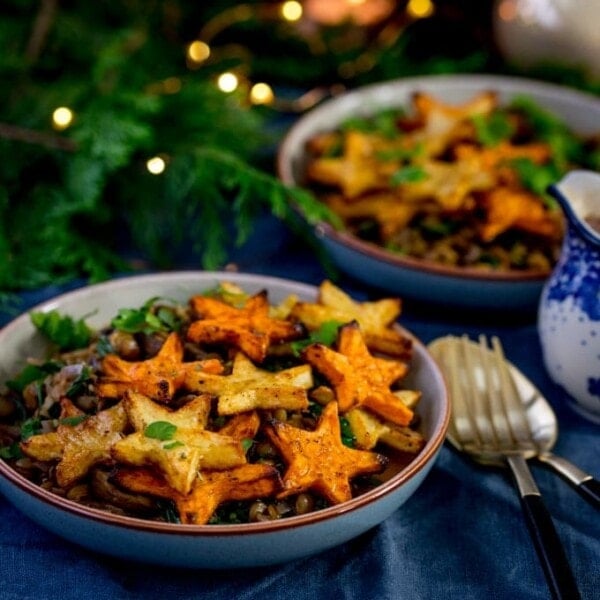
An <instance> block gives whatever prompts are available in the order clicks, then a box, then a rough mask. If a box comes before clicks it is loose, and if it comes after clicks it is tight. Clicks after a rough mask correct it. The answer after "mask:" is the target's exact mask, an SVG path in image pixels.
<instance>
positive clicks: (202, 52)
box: [187, 40, 210, 64]
mask: <svg viewBox="0 0 600 600" xmlns="http://www.w3.org/2000/svg"><path fill="white" fill-rule="evenodd" d="M209 56H210V47H209V45H208V44H207V43H205V42H202V41H200V40H195V41H193V42H192V43H191V44H190V45H189V46H188V49H187V57H188V59H189V60H190V61H191V62H193V63H196V64H200V63H202V62H204V61H205V60H206V59H207V58H208V57H209Z"/></svg>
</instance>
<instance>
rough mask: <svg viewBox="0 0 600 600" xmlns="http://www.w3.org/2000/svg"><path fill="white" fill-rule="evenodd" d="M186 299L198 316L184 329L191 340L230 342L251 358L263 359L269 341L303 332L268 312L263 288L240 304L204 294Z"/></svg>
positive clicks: (296, 325)
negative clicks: (233, 303)
mask: <svg viewBox="0 0 600 600" xmlns="http://www.w3.org/2000/svg"><path fill="white" fill-rule="evenodd" d="M190 303H191V306H192V309H193V311H194V312H195V314H196V315H198V317H199V319H198V320H197V321H194V322H193V323H192V324H191V325H190V327H189V329H188V332H187V336H188V338H189V339H190V340H191V341H193V342H197V343H208V344H213V343H214V344H226V345H228V346H233V347H235V348H239V349H240V350H242V351H243V352H244V353H245V354H247V355H248V356H249V357H250V358H251V359H252V360H254V361H255V362H259V363H260V362H262V361H263V360H264V359H265V357H266V355H267V350H268V348H269V346H270V345H271V344H273V343H277V342H281V341H286V340H292V339H297V338H299V337H301V336H302V335H303V330H302V327H301V326H300V325H298V324H296V323H292V322H291V321H285V320H282V319H274V318H272V317H270V316H269V301H268V299H267V292H266V291H263V292H260V293H258V294H256V295H254V296H251V297H250V298H249V299H248V300H247V302H246V304H245V305H244V306H243V307H241V308H236V307H234V306H230V305H229V304H227V303H225V302H222V301H220V300H217V299H215V298H209V297H206V296H194V297H193V298H192V299H191V301H190Z"/></svg>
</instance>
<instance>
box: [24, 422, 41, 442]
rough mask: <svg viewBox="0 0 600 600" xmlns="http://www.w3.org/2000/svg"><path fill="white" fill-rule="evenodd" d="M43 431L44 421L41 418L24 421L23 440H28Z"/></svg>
mask: <svg viewBox="0 0 600 600" xmlns="http://www.w3.org/2000/svg"><path fill="white" fill-rule="evenodd" d="M41 430H42V421H41V420H40V418H39V417H32V418H31V419H27V420H26V421H23V424H22V425H21V439H22V440H26V439H27V438H30V437H31V436H32V435H36V434H38V433H39V432H40V431H41Z"/></svg>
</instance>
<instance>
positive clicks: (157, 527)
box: [0, 270, 450, 538]
mask: <svg viewBox="0 0 600 600" xmlns="http://www.w3.org/2000/svg"><path fill="white" fill-rule="evenodd" d="M193 277H198V281H199V282H200V281H201V280H214V279H219V278H220V279H225V278H230V279H232V278H235V279H237V280H238V281H243V282H246V283H250V284H258V283H260V284H261V285H263V284H264V285H265V287H267V289H268V286H269V285H277V284H280V285H281V284H287V285H290V284H292V285H294V286H295V287H296V288H297V289H301V290H303V291H304V292H306V293H307V294H313V295H316V292H317V288H316V286H313V285H310V284H306V283H303V282H297V281H294V280H291V279H284V278H279V277H272V276H268V275H265V276H263V275H260V274H251V273H235V272H229V271H192V270H190V271H171V272H168V273H150V274H142V275H133V276H125V277H121V278H116V279H112V280H109V281H105V282H102V283H97V284H92V285H86V286H84V287H82V288H78V289H76V290H72V291H69V292H65V293H63V294H59V295H57V296H55V297H53V298H50V299H48V300H46V301H44V302H41V303H40V304H37V305H36V306H34V307H32V308H30V309H28V310H27V311H26V312H25V313H23V314H21V315H20V316H18V317H16V318H15V319H13V320H12V321H10V322H9V323H8V324H7V325H5V326H4V327H3V328H0V342H1V341H2V338H7V339H10V337H11V333H12V332H13V331H15V330H17V329H19V328H20V327H22V326H23V325H24V324H25V323H29V312H31V311H34V310H35V311H37V310H53V309H55V308H56V306H57V305H60V304H61V303H62V302H65V301H74V300H75V301H76V300H78V299H84V298H86V297H88V296H89V295H90V294H91V293H94V292H98V291H102V290H111V291H114V290H118V289H120V288H124V287H130V286H132V285H135V284H136V283H138V282H145V283H148V284H149V285H151V284H152V281H155V282H157V283H159V282H160V283H164V282H171V281H172V282H173V283H174V284H175V282H177V281H181V279H182V278H183V279H188V278H193ZM398 327H399V328H400V329H401V330H402V331H403V333H405V334H406V335H408V336H409V337H410V338H411V339H412V341H413V344H414V346H415V347H416V348H418V352H419V353H420V355H421V356H422V358H425V359H427V361H428V363H430V364H431V365H432V366H433V368H434V369H435V370H436V375H437V378H438V380H439V381H440V382H441V383H442V392H443V394H442V397H441V398H439V399H438V400H437V402H439V403H440V406H441V409H440V415H439V417H438V419H437V421H438V424H437V426H436V428H435V429H434V431H433V435H432V436H430V437H429V438H428V439H427V440H426V444H425V447H424V448H423V449H422V450H421V452H420V453H419V454H418V455H417V457H416V458H415V459H414V460H412V461H411V462H410V463H409V464H408V465H406V466H405V467H404V468H403V469H402V470H401V471H400V472H398V473H397V474H396V475H394V476H393V477H391V478H390V479H389V480H387V481H385V482H384V483H382V484H380V485H378V486H377V487H376V488H373V489H372V490H369V491H368V492H365V493H364V494H362V495H360V496H357V497H356V498H353V499H352V500H348V501H347V502H343V503H341V504H338V505H334V506H330V507H327V508H324V509H321V510H318V511H314V512H312V513H308V514H306V515H297V516H293V517H288V518H285V519H279V520H277V521H265V522H260V523H241V524H228V525H227V524H225V525H208V524H205V525H187V524H182V523H168V522H161V521H150V520H145V519H141V518H138V517H130V516H125V515H120V514H115V513H110V512H108V511H103V510H101V509H99V508H94V507H88V506H85V505H82V504H78V503H77V502H75V501H73V500H70V499H68V498H65V497H62V496H59V495H57V494H54V493H52V492H50V491H49V490H45V489H44V488H41V487H40V486H38V485H36V484H35V483H33V482H32V481H30V480H28V479H27V478H25V477H24V476H23V475H21V474H20V473H18V472H17V471H15V470H14V469H13V468H12V467H10V465H9V464H8V463H7V462H6V461H5V460H4V459H0V478H2V479H4V480H6V481H7V482H8V483H10V484H12V485H14V486H16V487H17V488H18V489H19V490H20V491H21V492H23V493H26V494H28V495H30V496H33V498H34V499H35V500H38V501H41V502H43V503H45V504H47V505H49V506H51V507H53V508H55V509H59V510H61V511H65V512H67V513H70V514H71V515H73V516H76V517H80V518H84V519H86V520H91V521H95V522H98V523H102V524H104V525H108V526H112V527H117V528H125V529H129V530H135V531H136V532H138V533H161V534H168V535H174V536H191V537H197V538H202V537H208V538H210V537H227V536H234V535H243V536H252V535H265V534H272V533H275V532H278V531H283V530H287V529H294V528H298V527H302V526H305V525H315V524H317V523H319V522H321V521H326V520H328V519H330V518H335V517H338V516H341V515H346V514H348V513H351V512H354V511H356V510H358V509H360V508H362V507H364V506H365V505H367V504H369V503H371V502H373V501H376V500H379V499H380V498H382V497H384V496H386V495H388V494H389V493H391V492H393V491H395V490H396V489H397V488H399V487H401V485H403V484H404V483H406V482H408V481H409V480H410V479H412V478H413V477H414V476H415V475H416V474H417V473H419V472H420V471H421V470H423V469H424V468H425V467H426V466H427V465H428V463H429V462H430V461H431V460H432V459H433V458H434V457H435V455H436V453H437V452H438V450H439V448H440V447H441V446H442V444H443V443H444V440H445V437H446V431H447V429H448V425H449V421H450V399H449V393H448V389H447V387H446V384H445V379H444V376H443V374H442V373H441V370H440V369H439V367H438V366H437V364H436V362H435V361H434V359H433V357H432V355H431V354H430V352H429V350H428V349H427V346H426V345H425V344H424V343H423V342H421V341H420V340H419V339H418V338H417V337H416V336H415V335H414V334H412V333H411V332H410V331H408V330H406V329H405V328H404V327H402V326H401V325H398ZM17 508H18V507H17Z"/></svg>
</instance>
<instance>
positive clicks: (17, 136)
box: [0, 123, 77, 152]
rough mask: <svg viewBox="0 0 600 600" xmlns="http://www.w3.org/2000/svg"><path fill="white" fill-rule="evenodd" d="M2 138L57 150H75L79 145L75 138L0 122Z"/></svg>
mask: <svg viewBox="0 0 600 600" xmlns="http://www.w3.org/2000/svg"><path fill="white" fill-rule="evenodd" d="M0 138H3V139H5V140H13V141H16V142H25V143H27V144H39V145H40V146H45V147H46V148H55V149H57V150H66V151H68V152H72V151H74V150H75V149H76V148H77V146H76V144H75V142H74V141H73V140H70V139H68V138H64V137H60V136H57V135H53V134H50V133H46V132H43V131H36V130H34V129H27V128H25V127H19V126H17V125H10V124H9V123H0Z"/></svg>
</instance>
